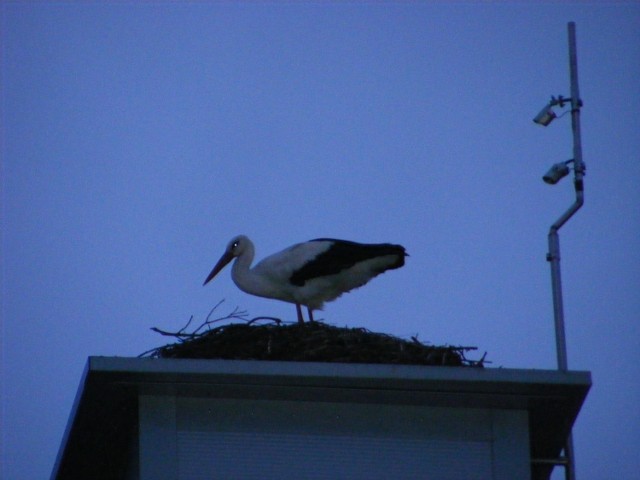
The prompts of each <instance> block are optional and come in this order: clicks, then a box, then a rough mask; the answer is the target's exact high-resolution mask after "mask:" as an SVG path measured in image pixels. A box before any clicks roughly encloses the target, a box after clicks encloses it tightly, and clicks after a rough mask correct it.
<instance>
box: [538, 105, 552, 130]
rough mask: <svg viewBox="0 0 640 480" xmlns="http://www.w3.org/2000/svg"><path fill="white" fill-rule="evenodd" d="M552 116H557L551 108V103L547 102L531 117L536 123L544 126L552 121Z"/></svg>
mask: <svg viewBox="0 0 640 480" xmlns="http://www.w3.org/2000/svg"><path fill="white" fill-rule="evenodd" d="M554 118H557V115H556V113H555V112H554V111H553V110H552V109H551V104H547V105H545V106H544V108H543V109H542V110H540V113H539V114H538V115H536V116H535V117H534V118H533V121H534V122H536V123H537V124H538V125H542V126H543V127H546V126H547V125H549V124H550V123H551V122H552V121H553V119H554Z"/></svg>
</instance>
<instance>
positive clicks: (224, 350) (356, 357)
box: [140, 304, 486, 367]
mask: <svg viewBox="0 0 640 480" xmlns="http://www.w3.org/2000/svg"><path fill="white" fill-rule="evenodd" d="M219 305H220V304H218V305H216V307H214V309H213V310H212V312H213V311H214V310H215V308H217V307H218V306H219ZM210 316H211V313H210V314H209V317H210ZM209 317H207V320H206V321H205V322H204V323H203V324H202V325H200V326H199V327H198V328H196V329H195V330H193V331H192V332H188V331H187V329H188V328H189V325H190V324H191V323H192V320H193V317H192V318H191V319H190V320H189V322H188V323H187V324H186V325H185V326H184V327H183V328H182V329H180V330H179V331H178V332H167V331H164V330H160V329H159V328H152V330H154V331H155V332H158V333H160V334H161V335H164V336H169V337H173V338H175V339H176V340H177V341H176V342H175V343H171V344H168V345H165V346H163V347H158V348H155V349H152V350H149V351H148V352H145V353H143V354H142V355H140V356H141V357H142V356H146V357H155V358H201V359H202V358H207V359H214V358H215V359H233V360H240V359H242V360H289V361H300V362H341V363H386V364H410V365H444V366H472V367H483V366H484V356H483V357H482V358H481V359H480V360H470V359H468V358H466V356H465V354H466V353H468V352H470V351H474V350H477V348H476V347H460V346H449V345H447V346H433V345H426V344H423V343H422V342H420V341H419V340H418V339H417V338H416V337H411V339H410V340H405V339H402V338H398V337H395V336H392V335H387V334H383V333H375V332H371V331H369V330H367V329H365V328H346V327H344V328H341V327H335V326H331V325H327V324H325V323H321V322H307V323H302V324H300V323H294V324H289V323H285V322H283V321H281V320H280V319H277V318H272V317H257V318H253V319H249V318H248V317H247V315H246V312H242V311H238V310H237V309H236V310H234V311H233V312H232V313H231V314H230V315H227V316H226V317H223V318H218V319H216V320H209ZM224 321H227V322H231V323H224V324H221V323H222V322H224ZM216 325H218V326H216ZM485 356H486V354H485Z"/></svg>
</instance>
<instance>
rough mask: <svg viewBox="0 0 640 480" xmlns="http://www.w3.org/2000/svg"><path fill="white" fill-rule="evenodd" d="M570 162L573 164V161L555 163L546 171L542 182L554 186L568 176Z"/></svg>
mask: <svg viewBox="0 0 640 480" xmlns="http://www.w3.org/2000/svg"><path fill="white" fill-rule="evenodd" d="M571 162H573V160H567V161H566V162H560V163H556V164H555V165H553V166H552V167H551V168H550V169H549V170H548V171H547V173H545V174H544V176H543V177H542V180H544V181H545V182H546V183H548V184H549V185H555V184H556V183H558V182H559V181H560V180H562V179H563V178H564V177H566V176H567V175H568V174H569V164H570V163H571Z"/></svg>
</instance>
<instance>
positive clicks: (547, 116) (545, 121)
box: [533, 95, 571, 127]
mask: <svg viewBox="0 0 640 480" xmlns="http://www.w3.org/2000/svg"><path fill="white" fill-rule="evenodd" d="M569 102H571V99H570V98H564V97H563V96H562V95H560V96H559V97H558V98H556V97H551V100H550V101H549V103H547V104H546V105H545V106H544V107H543V108H542V110H540V113H538V115H536V116H535V117H533V121H534V122H536V123H537V124H538V125H542V126H543V127H546V126H547V125H549V124H550V123H551V122H553V120H554V119H556V118H558V116H557V115H556V112H554V111H553V108H551V107H555V106H556V105H557V106H559V107H560V108H562V107H564V104H565V103H569Z"/></svg>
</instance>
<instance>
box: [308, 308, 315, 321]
mask: <svg viewBox="0 0 640 480" xmlns="http://www.w3.org/2000/svg"><path fill="white" fill-rule="evenodd" d="M307 311H308V312H309V321H310V322H315V320H314V319H313V310H311V307H307Z"/></svg>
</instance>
